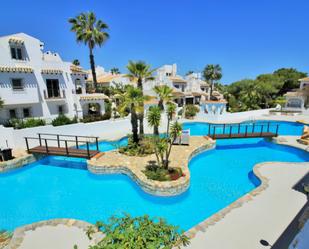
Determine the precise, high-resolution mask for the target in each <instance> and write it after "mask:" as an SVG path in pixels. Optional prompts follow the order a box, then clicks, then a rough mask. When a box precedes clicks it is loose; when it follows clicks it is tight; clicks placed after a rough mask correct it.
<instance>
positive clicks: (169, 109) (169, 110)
mask: <svg viewBox="0 0 309 249" xmlns="http://www.w3.org/2000/svg"><path fill="white" fill-rule="evenodd" d="M175 113H176V105H175V104H173V103H169V104H168V105H167V110H166V114H167V128H166V135H167V137H168V136H169V131H170V122H171V121H172V119H173V116H174V114H175Z"/></svg>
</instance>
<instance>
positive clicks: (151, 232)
mask: <svg viewBox="0 0 309 249" xmlns="http://www.w3.org/2000/svg"><path fill="white" fill-rule="evenodd" d="M89 230H90V232H88V233H87V235H88V237H89V238H90V239H91V234H93V233H94V232H95V230H94V229H93V228H92V227H89ZM96 230H98V231H101V232H102V233H104V235H105V236H104V238H103V239H102V240H101V241H100V242H99V243H98V244H97V245H94V246H90V247H89V249H103V248H104V249H115V248H119V249H121V248H126V249H144V248H153V249H155V248H165V249H172V248H180V247H181V246H187V245H189V243H190V241H189V238H188V237H187V236H186V235H184V234H182V233H180V232H178V227H175V226H173V225H169V224H167V223H166V221H165V220H163V219H151V218H150V217H149V216H148V215H144V216H141V217H131V216H130V215H125V216H124V217H115V216H114V217H112V218H110V219H109V222H108V223H104V222H97V224H96ZM89 235H90V236H89Z"/></svg>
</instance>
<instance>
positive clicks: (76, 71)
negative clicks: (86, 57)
mask: <svg viewBox="0 0 309 249" xmlns="http://www.w3.org/2000/svg"><path fill="white" fill-rule="evenodd" d="M70 70H71V73H72V74H88V72H86V71H85V70H84V69H83V68H82V67H80V66H76V65H73V64H72V65H71V66H70Z"/></svg>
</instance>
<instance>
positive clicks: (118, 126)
mask: <svg viewBox="0 0 309 249" xmlns="http://www.w3.org/2000/svg"><path fill="white" fill-rule="evenodd" d="M130 131H131V124H130V120H129V119H128V118H126V119H117V120H115V121H113V120H105V121H99V122H94V123H86V124H84V123H77V124H72V125H64V126H57V127H54V126H52V125H46V126H40V127H34V128H26V129H21V130H14V129H13V128H6V127H3V126H1V125H0V147H6V140H8V143H9V147H12V148H23V149H25V148H26V143H25V139H24V137H37V133H54V134H63V135H84V136H99V137H100V139H103V140H113V139H117V138H120V137H121V136H125V135H127V134H128V133H129V132H130ZM31 145H35V144H34V143H32V144H31ZM36 145H38V144H36Z"/></svg>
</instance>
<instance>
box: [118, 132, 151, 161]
mask: <svg viewBox="0 0 309 249" xmlns="http://www.w3.org/2000/svg"><path fill="white" fill-rule="evenodd" d="M119 152H120V153H122V154H125V155H127V156H147V155H150V154H153V153H154V143H153V138H152V137H151V136H145V137H143V139H141V140H140V141H139V143H138V144H135V143H133V139H132V135H130V136H129V139H128V145H127V146H124V147H121V148H119Z"/></svg>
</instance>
